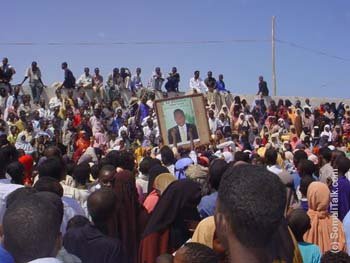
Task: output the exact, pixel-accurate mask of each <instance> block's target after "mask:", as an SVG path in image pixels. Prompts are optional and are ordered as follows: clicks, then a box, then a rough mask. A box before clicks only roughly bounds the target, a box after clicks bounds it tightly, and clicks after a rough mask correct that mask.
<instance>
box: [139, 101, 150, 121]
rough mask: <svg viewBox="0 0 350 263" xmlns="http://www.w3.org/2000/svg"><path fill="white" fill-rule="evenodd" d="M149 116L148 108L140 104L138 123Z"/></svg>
mask: <svg viewBox="0 0 350 263" xmlns="http://www.w3.org/2000/svg"><path fill="white" fill-rule="evenodd" d="M148 115H149V107H148V105H147V104H144V103H141V104H140V121H142V120H143V119H144V118H146V117H147V116H148Z"/></svg>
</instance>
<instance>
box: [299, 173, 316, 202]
mask: <svg viewBox="0 0 350 263" xmlns="http://www.w3.org/2000/svg"><path fill="white" fill-rule="evenodd" d="M314 181H315V179H314V178H313V177H312V176H311V175H306V176H303V177H301V180H300V193H301V194H302V195H303V196H305V197H306V195H307V189H308V188H309V185H310V184H311V183H312V182H314Z"/></svg>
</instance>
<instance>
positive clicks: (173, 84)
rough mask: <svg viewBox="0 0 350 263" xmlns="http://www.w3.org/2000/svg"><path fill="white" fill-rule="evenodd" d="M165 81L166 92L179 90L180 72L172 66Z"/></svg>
mask: <svg viewBox="0 0 350 263" xmlns="http://www.w3.org/2000/svg"><path fill="white" fill-rule="evenodd" d="M167 80H168V81H167V83H165V89H166V90H167V92H179V82H180V74H179V73H178V72H177V68H176V67H173V68H172V70H171V72H170V73H169V77H168V78H167Z"/></svg>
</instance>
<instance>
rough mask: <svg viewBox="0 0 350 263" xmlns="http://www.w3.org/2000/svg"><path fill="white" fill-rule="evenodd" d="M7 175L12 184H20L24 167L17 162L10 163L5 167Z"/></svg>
mask: <svg viewBox="0 0 350 263" xmlns="http://www.w3.org/2000/svg"><path fill="white" fill-rule="evenodd" d="M7 173H8V174H9V175H10V176H11V178H12V183H14V184H22V182H23V177H24V166H23V164H21V163H20V162H19V161H15V162H12V163H10V164H9V165H8V166H7Z"/></svg>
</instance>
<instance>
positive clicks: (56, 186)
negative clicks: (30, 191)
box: [34, 176, 63, 197]
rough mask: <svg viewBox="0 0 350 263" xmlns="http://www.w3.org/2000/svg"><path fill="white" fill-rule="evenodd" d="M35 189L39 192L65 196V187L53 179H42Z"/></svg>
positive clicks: (35, 185) (46, 177) (37, 182)
mask: <svg viewBox="0 0 350 263" xmlns="http://www.w3.org/2000/svg"><path fill="white" fill-rule="evenodd" d="M34 189H36V190H37V191H38V192H50V193H54V194H57V195H58V196H59V197H62V196H63V187H62V185H61V184H60V183H59V181H57V180H56V179H55V178H52V177H48V176H45V177H40V178H39V180H38V181H36V183H35V184H34Z"/></svg>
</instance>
